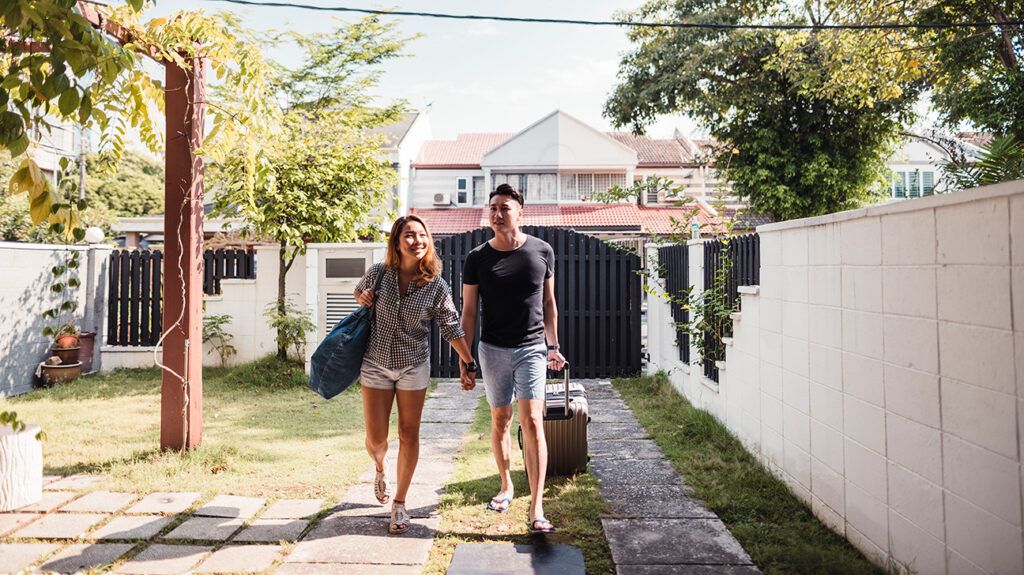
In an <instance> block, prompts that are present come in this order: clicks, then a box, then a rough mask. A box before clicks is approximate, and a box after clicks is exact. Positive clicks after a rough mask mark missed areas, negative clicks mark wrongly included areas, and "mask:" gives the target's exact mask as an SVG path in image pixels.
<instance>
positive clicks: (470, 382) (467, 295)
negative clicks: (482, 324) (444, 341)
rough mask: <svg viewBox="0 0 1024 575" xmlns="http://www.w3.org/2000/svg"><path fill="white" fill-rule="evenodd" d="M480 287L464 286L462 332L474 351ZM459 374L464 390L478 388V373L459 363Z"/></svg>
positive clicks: (467, 343)
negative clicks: (467, 369)
mask: <svg viewBox="0 0 1024 575" xmlns="http://www.w3.org/2000/svg"><path fill="white" fill-rule="evenodd" d="M479 290H480V286H478V285H473V284H465V283H464V284H462V331H464V332H465V333H466V345H468V346H469V349H473V338H474V337H476V312H477V303H478V299H477V296H478V294H479ZM459 373H460V379H461V381H462V389H467V390H468V389H473V388H474V387H475V386H476V372H475V371H466V367H465V365H464V364H463V363H462V362H461V361H460V362H459Z"/></svg>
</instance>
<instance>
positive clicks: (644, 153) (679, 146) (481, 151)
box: [413, 116, 715, 169]
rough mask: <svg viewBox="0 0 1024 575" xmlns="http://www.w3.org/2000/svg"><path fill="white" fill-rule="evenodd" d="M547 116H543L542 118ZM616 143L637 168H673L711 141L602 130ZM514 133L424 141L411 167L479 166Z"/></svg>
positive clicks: (704, 150) (705, 149)
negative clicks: (633, 154) (632, 155)
mask: <svg viewBox="0 0 1024 575" xmlns="http://www.w3.org/2000/svg"><path fill="white" fill-rule="evenodd" d="M548 117H549V116H545V119H546V118H548ZM605 134H606V135H607V136H609V137H610V138H611V139H613V140H615V141H616V142H618V143H620V144H623V145H625V146H626V147H627V148H630V149H632V150H634V151H636V154H637V167H638V168H644V167H651V168H663V167H675V166H684V165H689V164H692V163H693V162H694V161H695V156H696V155H699V154H706V153H707V152H708V151H709V150H710V148H711V147H712V146H714V145H715V142H714V140H693V143H694V145H696V147H697V150H691V147H690V146H689V145H688V144H687V143H686V141H685V140H681V139H677V138H664V139H660V138H650V137H648V136H638V135H635V134H630V133H628V132H606V133H605ZM513 135H514V134H509V133H493V132H488V133H469V134H459V135H458V137H457V138H456V139H454V140H428V141H426V142H424V143H423V148H422V149H421V150H420V153H419V155H418V156H417V158H416V161H415V162H413V167H415V168H435V169H443V168H479V167H480V163H481V161H482V160H483V157H484V156H485V155H486V154H488V153H490V152H492V151H493V150H494V149H495V148H497V147H499V146H501V145H502V144H504V143H506V142H507V141H509V140H510V139H511V138H512V137H513Z"/></svg>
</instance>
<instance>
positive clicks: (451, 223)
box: [409, 203, 721, 235]
mask: <svg viewBox="0 0 1024 575" xmlns="http://www.w3.org/2000/svg"><path fill="white" fill-rule="evenodd" d="M697 207H698V208H699V211H698V212H697V219H698V221H700V223H701V226H711V228H712V229H714V230H716V231H717V230H720V223H721V221H720V220H719V219H718V218H716V217H714V216H712V215H711V214H710V213H709V212H707V211H706V210H705V209H704V208H703V207H701V206H699V205H698V206H697ZM409 213H410V214H414V215H417V216H419V217H421V218H423V220H424V221H425V222H427V225H428V226H429V227H430V231H431V233H433V234H434V235H451V234H458V233H462V232H467V231H470V230H475V229H478V228H482V227H487V226H488V223H487V211H486V209H484V208H441V209H432V208H414V209H411V210H409ZM689 213H690V210H689V209H683V208H679V207H648V206H638V205H636V204H625V203H622V204H610V205H608V204H572V205H556V204H542V205H532V206H527V207H526V211H525V212H524V214H523V222H522V223H523V225H527V226H553V227H561V228H573V229H578V230H608V231H611V230H617V231H635V232H640V233H645V234H668V233H671V232H672V231H673V230H674V229H675V227H674V225H673V219H675V220H677V221H679V222H681V225H683V226H684V227H685V225H686V222H687V220H688V219H689Z"/></svg>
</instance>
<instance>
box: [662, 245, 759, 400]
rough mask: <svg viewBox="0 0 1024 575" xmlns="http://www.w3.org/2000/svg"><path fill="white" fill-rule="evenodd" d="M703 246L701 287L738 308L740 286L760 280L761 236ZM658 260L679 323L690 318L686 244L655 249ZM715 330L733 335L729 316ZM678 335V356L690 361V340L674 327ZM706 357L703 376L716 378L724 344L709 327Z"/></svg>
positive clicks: (673, 314) (715, 379)
mask: <svg viewBox="0 0 1024 575" xmlns="http://www.w3.org/2000/svg"><path fill="white" fill-rule="evenodd" d="M703 247H704V262H703V263H704V289H705V290H711V289H719V290H721V291H722V294H721V295H722V297H723V300H724V302H723V303H724V304H725V305H726V306H727V307H729V308H731V309H738V308H739V302H740V297H739V286H746V285H758V284H760V282H761V255H760V238H759V237H758V235H757V234H747V235H743V236H735V237H732V238H728V239H726V240H719V239H715V240H710V241H707V242H705V243H704V244H703ZM658 263H659V265H660V266H661V268H662V271H663V273H664V279H665V289H666V290H667V291H668V293H669V294H671V295H672V296H673V297H672V319H673V321H674V322H675V323H676V324H677V325H679V324H680V323H685V322H687V321H689V317H688V315H687V311H686V309H684V308H683V305H682V304H683V303H684V299H683V298H685V293H686V290H688V289H689V288H690V282H689V277H688V274H689V269H688V265H689V247H688V246H682V245H679V246H669V247H665V248H661V249H659V250H658ZM720 321H721V323H720V324H719V325H718V326H717V330H716V331H717V332H718V333H719V334H720V335H721V336H722V337H729V336H732V319H730V318H722V319H721V320H720ZM677 333H678V335H679V337H678V341H679V358H680V359H681V360H682V361H684V362H686V363H689V361H690V345H689V344H690V341H689V337H688V336H687V335H686V333H685V331H684V330H681V329H678V328H677ZM704 340H705V350H704V355H705V357H702V358H700V360H701V365H702V367H703V370H704V376H705V377H708V378H710V379H712V380H714V381H718V367H717V366H716V365H715V361H722V360H724V359H725V347H724V345H722V342H721V340H720V339H719V337H717V336H715V335H714V334H713V333H712V332H711V330H708V331H707V332H706V333H705V337H704Z"/></svg>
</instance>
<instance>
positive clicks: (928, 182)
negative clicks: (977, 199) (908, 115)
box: [888, 134, 981, 200]
mask: <svg viewBox="0 0 1024 575" xmlns="http://www.w3.org/2000/svg"><path fill="white" fill-rule="evenodd" d="M940 141H948V143H946V144H945V145H957V146H960V147H961V149H962V150H963V152H964V153H965V154H966V155H968V157H974V156H977V154H978V153H979V152H980V151H981V148H979V147H978V146H976V145H975V144H974V143H972V142H970V141H967V140H966V139H964V138H961V137H957V138H955V139H954V138H951V137H949V136H942V135H926V134H923V135H911V136H908V137H907V138H905V139H904V140H903V142H902V144H901V146H900V147H899V149H897V150H896V152H895V153H893V155H892V156H891V157H890V158H889V162H888V165H889V169H891V170H892V175H891V179H890V184H889V197H890V198H892V199H897V200H901V199H907V198H920V197H924V196H930V195H932V194H941V193H944V192H947V191H949V186H948V183H947V182H945V181H943V178H942V166H943V165H944V164H945V163H946V162H948V161H949V160H950V156H949V152H947V151H946V149H945V148H944V147H943V146H942V145H940Z"/></svg>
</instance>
